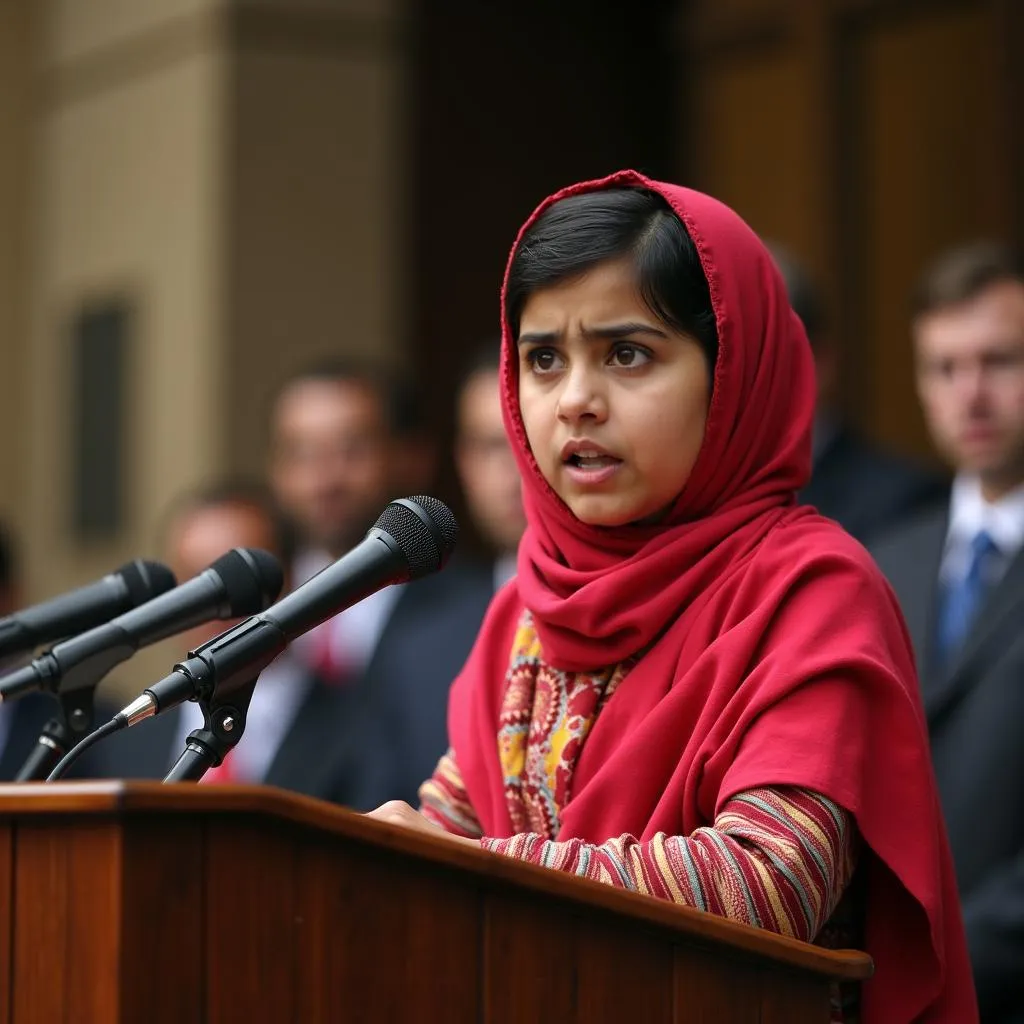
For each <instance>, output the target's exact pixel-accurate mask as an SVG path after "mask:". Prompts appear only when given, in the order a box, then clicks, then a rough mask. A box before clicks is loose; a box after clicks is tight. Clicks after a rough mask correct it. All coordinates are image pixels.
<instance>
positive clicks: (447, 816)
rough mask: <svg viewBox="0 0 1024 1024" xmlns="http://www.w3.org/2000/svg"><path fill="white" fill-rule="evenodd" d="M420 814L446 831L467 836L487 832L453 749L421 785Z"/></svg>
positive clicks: (469, 837)
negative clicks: (470, 800)
mask: <svg viewBox="0 0 1024 1024" xmlns="http://www.w3.org/2000/svg"><path fill="white" fill-rule="evenodd" d="M419 798H420V814H422V815H423V816H424V817H425V818H426V819H427V820H428V821H432V822H433V823H434V824H435V825H440V826H441V828H443V829H444V830H445V831H446V832H451V833H452V834H453V835H456V836H462V837H463V838H464V839H479V838H480V836H482V835H483V830H482V829H481V827H480V822H479V821H478V820H477V817H476V812H475V811H474V810H473V805H472V804H471V803H470V802H469V796H468V794H467V793H466V788H465V786H463V784H462V775H461V774H460V773H459V766H458V764H457V763H456V761H455V751H454V750H452V749H451V748H449V749H448V752H447V753H446V754H445V755H444V757H442V758H441V760H440V761H438V763H437V767H436V768H435V769H434V774H433V775H432V776H431V777H430V778H429V779H427V781H426V782H424V783H423V785H422V786H420V791H419Z"/></svg>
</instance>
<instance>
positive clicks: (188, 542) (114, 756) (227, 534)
mask: <svg viewBox="0 0 1024 1024" xmlns="http://www.w3.org/2000/svg"><path fill="white" fill-rule="evenodd" d="M165 532H166V540H165V547H166V548H167V557H168V562H169V563H170V565H171V567H172V568H173V569H174V572H175V575H176V576H177V578H178V579H179V580H182V581H184V580H187V579H190V578H191V577H193V576H195V575H196V574H197V573H199V572H202V570H203V569H205V568H206V567H207V566H208V565H210V563H212V562H213V561H215V560H216V559H217V558H219V557H220V556H221V555H223V554H224V553H225V552H227V551H229V550H230V549H231V548H233V547H257V548H263V549H264V550H266V551H269V552H270V553H271V554H273V555H275V556H276V557H277V558H279V559H280V560H281V563H282V565H285V566H287V565H288V563H289V562H290V560H291V557H292V555H293V550H294V549H293V545H292V544H291V541H290V530H289V528H288V527H287V525H286V522H285V520H284V518H283V517H282V516H281V514H280V513H279V512H278V511H277V510H276V506H275V504H274V502H273V500H272V498H271V497H270V495H269V493H268V492H266V491H265V490H264V489H263V488H262V487H259V486H255V485H246V484H233V483H229V484H222V485H217V486H215V487H211V488H207V489H205V490H201V491H198V492H196V493H194V494H189V495H187V496H185V497H184V498H182V499H181V500H180V501H179V502H178V503H177V504H176V505H175V507H174V508H173V510H172V512H171V514H170V516H169V517H168V522H167V525H166V528H165ZM286 587H287V580H286ZM229 625H230V623H226V622H219V623H212V624H209V625H206V626H200V627H198V628H197V629H195V630H192V631H190V632H189V633H187V634H183V635H182V636H180V637H179V638H178V643H179V644H180V647H181V652H182V653H184V652H185V651H186V650H189V649H191V648H193V647H196V646H198V645H199V644H201V643H203V642H204V641H205V640H207V639H209V638H210V637H212V636H215V635H216V634H217V633H219V632H221V631H222V630H224V629H227V628H228V626H229ZM352 703H353V695H352V694H351V693H350V692H348V691H346V690H344V689H342V688H339V687H337V686H335V685H334V684H333V681H330V680H324V679H321V678H318V677H317V676H316V675H315V674H314V673H313V672H311V671H310V670H309V668H308V667H307V666H306V665H305V664H304V663H303V662H302V661H301V660H300V659H298V658H296V657H295V656H294V655H293V654H292V653H291V652H290V651H286V652H285V653H284V654H282V655H281V656H280V657H279V658H278V659H277V660H276V661H275V662H274V663H273V664H272V665H270V666H269V667H268V668H267V669H266V670H265V671H264V672H263V673H262V675H261V676H260V680H259V682H258V684H257V686H256V690H255V692H254V694H253V698H252V702H251V704H250V706H249V712H248V715H247V718H246V728H245V733H244V735H243V736H242V739H241V741H240V742H239V744H238V746H237V747H236V748H235V749H234V750H233V751H232V752H231V753H230V755H229V757H228V758H227V759H226V760H225V763H224V765H223V766H221V767H219V768H217V769H213V770H212V771H211V772H209V773H207V776H206V778H205V780H204V781H234V782H259V783H266V784H268V785H274V786H280V787H282V788H284V789H291V790H294V791H296V792H299V793H305V794H307V795H309V796H315V797H319V798H321V799H324V800H331V801H334V802H337V803H342V804H346V805H350V806H364V805H368V804H369V803H372V802H373V799H375V797H376V793H377V792H379V790H380V789H382V788H387V787H388V786H389V785H391V782H390V780H387V781H385V780H380V779H375V778H373V777H372V776H371V775H370V774H369V773H368V769H366V768H365V767H364V766H362V765H357V764H355V752H354V749H353V747H354V744H353V742H352V741H351V740H349V741H348V742H344V741H343V738H344V737H345V735H346V733H347V730H348V728H349V722H350V719H351V717H352V715H351V705H352ZM201 725H202V714H201V712H200V710H199V708H198V706H197V705H194V704H191V703H189V704H185V705H182V706H181V707H179V708H174V709H171V710H169V711H167V712H165V713H164V714H161V715H158V716H156V717H154V718H151V719H147V720H145V721H143V722H141V723H139V724H138V725H136V726H134V727H132V728H131V729H128V730H125V731H123V732H120V733H117V734H115V735H114V736H111V737H109V738H108V739H107V740H106V741H105V742H104V743H102V744H100V745H98V746H97V747H95V748H94V749H93V750H92V751H89V752H88V753H86V755H84V757H83V764H82V765H81V766H80V767H79V768H78V770H77V772H76V774H78V775H86V776H99V777H121V778H143V779H159V778H163V777H164V776H165V775H166V774H167V772H168V771H169V769H170V767H171V766H172V765H173V763H174V761H175V760H176V759H177V757H178V755H179V754H180V753H181V751H182V750H183V749H184V746H185V742H186V740H187V736H188V734H189V732H191V731H192V730H193V729H196V728H199V727H201ZM367 791H369V792H371V793H372V794H373V796H372V797H370V796H366V795H365V793H366V792H367Z"/></svg>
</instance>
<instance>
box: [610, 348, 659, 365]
mask: <svg viewBox="0 0 1024 1024" xmlns="http://www.w3.org/2000/svg"><path fill="white" fill-rule="evenodd" d="M649 359H650V353H649V352H647V351H646V350H645V349H642V348H640V346H639V345H616V346H615V348H614V349H613V350H612V354H611V363H612V364H613V365H614V366H641V365H643V364H644V363H646V362H647V361H648V360H649Z"/></svg>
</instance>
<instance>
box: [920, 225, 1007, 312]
mask: <svg viewBox="0 0 1024 1024" xmlns="http://www.w3.org/2000/svg"><path fill="white" fill-rule="evenodd" d="M998 281H1020V282H1021V283H1022V284H1024V259H1022V258H1021V254H1020V253H1019V252H1018V251H1016V250H1015V249H1013V248H1011V247H1010V246H1008V245H1002V244H1000V243H998V242H992V241H979V242H972V243H970V244H969V245H962V246H958V247H957V248H955V249H950V250H948V251H946V252H945V253H943V254H942V255H941V256H939V258H938V259H937V260H935V262H934V263H932V264H931V266H929V267H928V269H927V270H926V271H925V273H924V275H923V276H922V278H921V280H920V281H919V282H918V285H917V288H916V290H915V292H914V295H913V313H914V316H921V315H923V314H925V313H932V312H934V311H935V310H937V309H943V308H945V307H946V306H955V305H957V304H958V303H960V302H967V301H968V300H970V299H973V298H975V297H976V296H977V295H979V294H980V293H981V292H983V291H984V290H985V289H986V288H988V287H989V285H993V284H995V283H996V282H998Z"/></svg>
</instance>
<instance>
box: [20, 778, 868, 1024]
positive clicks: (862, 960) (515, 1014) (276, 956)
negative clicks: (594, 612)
mask: <svg viewBox="0 0 1024 1024" xmlns="http://www.w3.org/2000/svg"><path fill="white" fill-rule="evenodd" d="M870 973H871V961H870V959H869V958H868V957H867V956H866V955H864V954H862V953H857V952H852V951H849V952H848V951H842V952H826V951H824V950H821V949H818V948H816V947H814V946H809V945H806V944H803V943H800V942H795V941H791V940H788V939H783V938H780V937H778V936H773V935H769V934H767V933H765V932H763V931H759V930H757V929H754V928H747V927H744V926H743V925H737V924H734V923H732V922H729V921H725V920H723V919H720V918H717V917H714V916H712V915H709V914H701V913H699V912H697V911H693V910H689V909H686V908H680V907H675V906H672V905H670V904H667V903H663V902H660V901H657V900H654V899H648V898H645V897H642V896H638V895H635V894H632V893H626V892H621V891H618V890H615V889H612V888H611V887H610V886H604V885H600V884H598V883H592V882H588V881H586V880H584V879H577V878H574V877H570V876H566V875H563V874H560V873H557V872H554V871H548V870H546V869H543V868H536V867H533V866H531V865H527V864H522V863H519V862H516V861H513V860H511V859H509V858H504V857H498V856H493V855H490V854H487V853H483V852H481V851H477V850H475V849H473V848H471V847H466V846H461V845H458V844H453V843H451V842H449V841H447V840H445V839H444V838H443V837H434V836H430V835H426V834H422V833H418V832H409V831H406V830H402V829H397V828H394V827H391V826H388V825H383V824H381V823H379V822H375V821H370V820H368V819H366V818H364V817H361V816H359V815H356V814H351V813H349V812H347V811H344V810H341V809H339V808H335V807H332V806H330V805H327V804H323V803H320V802H318V801H315V800H309V799H306V798H303V797H298V796H294V795H292V794H289V793H285V792H283V791H280V790H274V789H267V788H261V787H224V788H222V787H216V786H194V785H176V786H161V785H159V784H153V783H119V782H110V783H73V784H66V785H65V784H60V785H44V784H38V783H30V784H25V785H7V786H0V1024H37V1022H41V1021H46V1022H50V1021H63V1022H69V1024H70V1022H73V1024H94V1022H95V1024H99V1022H103V1024H112V1022H123V1024H138V1022H146V1024H163V1022H167V1024H181V1022H184V1021H187V1022H189V1024H192V1022H206V1024H235V1022H246V1024H263V1022H271V1021H273V1022H275V1024H277V1022H285V1021H287V1022H300V1024H328V1022H330V1024H339V1022H354V1021H358V1022H363V1021H366V1022H374V1024H376V1022H392V1021H393V1022H406V1021H409V1022H412V1021H416V1022H435V1021H437V1022H442V1021H443V1022H445V1024H470V1022H473V1024H482V1022H485V1024H542V1022H547V1021H551V1022H558V1024H565V1022H572V1021H579V1022H581V1024H582V1022H586V1024H603V1022H609V1024H610V1022H615V1024H621V1022H622V1021H637V1022H644V1024H660V1022H666V1024H669V1022H672V1024H684V1022H685V1024H732V1022H737V1024H738V1022H744V1024H746V1022H759V1024H825V1022H826V1021H827V1020H828V987H829V982H830V980H831V979H833V978H844V979H863V978H866V977H867V976H869V975H870Z"/></svg>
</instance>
